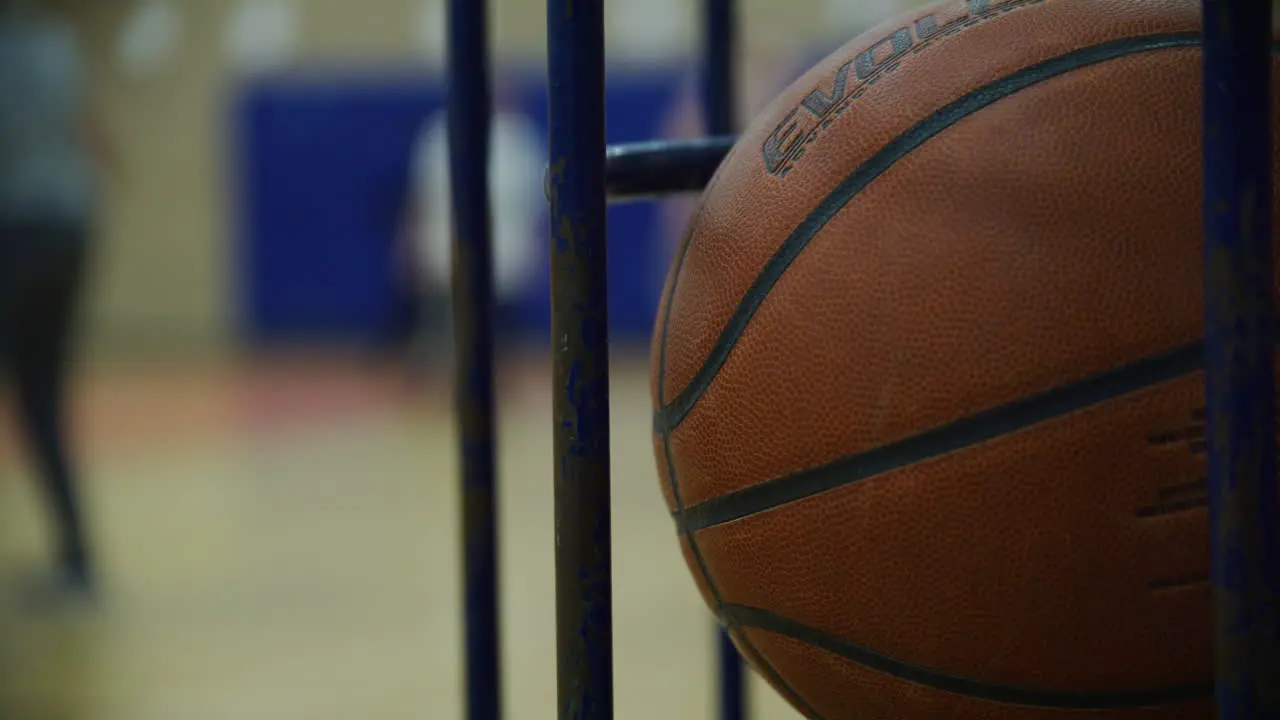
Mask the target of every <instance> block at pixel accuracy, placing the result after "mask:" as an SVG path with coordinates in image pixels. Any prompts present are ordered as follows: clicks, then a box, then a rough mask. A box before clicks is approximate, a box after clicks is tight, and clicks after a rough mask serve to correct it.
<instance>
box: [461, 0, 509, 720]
mask: <svg viewBox="0 0 1280 720" xmlns="http://www.w3.org/2000/svg"><path fill="white" fill-rule="evenodd" d="M486 5H487V3H486V2H485V0H451V2H450V4H449V110H448V113H449V114H448V130H449V172H450V186H451V187H452V189H453V191H452V196H453V197H452V201H453V217H454V244H453V258H454V260H453V313H454V316H453V317H454V333H455V347H456V353H457V360H456V364H457V367H456V368H455V372H456V373H457V375H456V385H455V387H456V388H457V393H458V397H457V409H458V419H459V430H460V433H459V434H460V441H461V444H462V448H461V450H462V542H463V553H464V555H463V572H464V575H465V585H466V589H465V597H464V602H465V605H464V612H465V614H466V653H467V658H466V670H465V676H466V680H465V682H466V687H467V717H468V718H469V720H497V718H498V717H499V715H500V713H501V709H502V699H501V688H500V684H501V677H500V662H499V641H498V543H497V512H496V492H495V490H496V482H495V472H494V418H493V415H494V397H493V298H492V277H491V276H492V263H491V261H490V241H489V172H488V171H489V125H490V98H489V56H488V47H487V43H486Z"/></svg>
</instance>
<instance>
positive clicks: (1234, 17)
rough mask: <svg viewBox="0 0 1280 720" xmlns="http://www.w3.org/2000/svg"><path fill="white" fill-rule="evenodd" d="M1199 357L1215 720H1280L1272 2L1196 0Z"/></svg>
mask: <svg viewBox="0 0 1280 720" xmlns="http://www.w3.org/2000/svg"><path fill="white" fill-rule="evenodd" d="M1204 37H1205V45H1204V131H1205V139H1204V153H1205V156H1204V171H1205V179H1204V181H1205V188H1204V190H1205V194H1204V223H1205V243H1204V255H1205V346H1206V365H1205V367H1206V389H1205V394H1206V402H1207V413H1206V416H1207V420H1208V423H1207V432H1208V441H1209V442H1208V449H1209V482H1210V493H1211V495H1210V498H1211V501H1210V513H1211V517H1210V525H1211V533H1212V546H1213V606H1214V609H1213V613H1214V625H1215V631H1216V649H1215V655H1216V661H1215V664H1216V692H1217V703H1218V717H1219V718H1220V720H1245V718H1249V719H1251V720H1264V719H1265V720H1276V719H1277V718H1280V624H1278V618H1277V607H1278V606H1277V598H1280V562H1278V559H1280V558H1278V556H1280V545H1278V537H1277V534H1276V514H1277V494H1276V456H1275V454H1276V428H1275V361H1274V350H1273V346H1274V343H1275V340H1276V334H1275V322H1274V308H1273V304H1274V300H1273V295H1272V294H1273V292H1274V280H1273V265H1272V257H1271V255H1272V251H1271V242H1272V239H1271V220H1272V218H1271V208H1272V205H1271V203H1272V192H1271V188H1272V177H1271V158H1272V151H1271V49H1270V45H1271V2H1270V0H1204Z"/></svg>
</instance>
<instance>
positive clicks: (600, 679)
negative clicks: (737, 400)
mask: <svg viewBox="0 0 1280 720" xmlns="http://www.w3.org/2000/svg"><path fill="white" fill-rule="evenodd" d="M602 5H603V2H602V0H547V43H548V85H549V91H550V135H551V149H550V150H551V152H550V168H549V171H548V174H547V191H548V193H547V194H548V197H549V199H550V201H551V301H552V310H551V313H552V318H551V337H552V346H551V350H552V355H553V364H554V371H553V372H554V377H555V398H554V409H553V412H554V416H555V454H556V466H555V547H556V650H557V653H556V654H557V672H558V697H559V712H560V717H561V718H564V719H568V718H572V719H573V720H604V719H607V718H612V717H613V594H612V578H613V571H612V567H611V552H612V550H611V527H610V518H609V511H610V508H609V500H610V495H609V354H608V348H609V322H608V320H609V313H608V295H607V292H606V290H607V276H606V268H607V265H606V262H605V234H606V233H605V122H604V8H603V7H602Z"/></svg>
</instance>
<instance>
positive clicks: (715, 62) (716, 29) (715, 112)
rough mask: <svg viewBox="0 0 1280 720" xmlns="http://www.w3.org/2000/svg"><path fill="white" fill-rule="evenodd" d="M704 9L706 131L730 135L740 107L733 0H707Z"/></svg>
mask: <svg viewBox="0 0 1280 720" xmlns="http://www.w3.org/2000/svg"><path fill="white" fill-rule="evenodd" d="M703 9H704V13H703V32H704V34H705V38H704V43H705V47H704V48H703V50H704V52H705V53H706V58H705V60H704V68H703V70H704V72H705V76H704V85H703V96H704V102H703V104H704V109H705V111H706V118H707V123H706V124H707V132H709V133H711V134H712V135H728V134H730V133H732V132H733V131H734V126H735V125H736V122H735V121H734V117H733V116H734V112H735V110H736V109H737V100H738V93H737V82H736V80H737V78H736V76H735V74H734V59H735V55H736V54H737V38H736V35H737V33H736V32H735V30H736V29H737V23H736V20H737V18H736V17H735V13H734V0H706V4H705V5H704V8H703Z"/></svg>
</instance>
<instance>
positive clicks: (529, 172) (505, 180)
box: [414, 111, 547, 300]
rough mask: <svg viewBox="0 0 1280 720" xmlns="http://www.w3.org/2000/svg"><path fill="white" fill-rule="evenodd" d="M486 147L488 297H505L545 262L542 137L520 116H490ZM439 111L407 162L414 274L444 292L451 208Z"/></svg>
mask: <svg viewBox="0 0 1280 720" xmlns="http://www.w3.org/2000/svg"><path fill="white" fill-rule="evenodd" d="M490 132H491V135H490V146H489V204H490V212H491V217H492V222H491V224H490V225H491V232H492V258H493V290H494V296H495V297H496V298H498V299H500V300H511V299H514V298H515V297H517V296H518V295H519V294H520V293H521V292H523V291H524V290H525V288H526V287H527V285H528V283H529V281H530V280H532V279H533V277H534V270H535V268H536V267H537V265H536V264H535V263H540V262H545V261H546V259H545V258H546V248H545V247H544V245H545V243H542V242H540V238H541V237H543V236H544V232H543V231H542V229H543V227H544V225H545V217H546V215H545V213H546V210H547V202H546V198H545V196H544V194H543V191H542V173H543V168H544V166H545V163H546V160H545V158H546V149H545V146H546V139H545V138H544V137H543V135H542V133H541V132H539V130H538V127H537V125H535V124H534V123H533V122H532V121H531V120H530V119H529V118H528V117H526V116H525V115H522V114H519V113H505V112H499V113H495V114H494V117H493V125H492V127H491V130H490ZM448 142H449V139H448V127H447V114H446V113H445V112H443V111H442V112H440V113H438V114H437V115H436V116H435V117H433V118H431V119H430V120H428V121H427V123H426V125H425V126H424V128H423V131H422V133H421V134H420V135H419V139H418V142H417V148H416V150H415V159H414V165H415V167H414V176H415V178H414V179H415V192H416V193H417V195H418V199H419V207H420V208H422V213H421V214H420V215H419V223H420V224H419V226H418V227H417V228H416V229H415V232H416V240H417V242H416V255H417V258H418V266H419V269H420V270H421V271H422V272H423V273H424V275H425V276H426V278H427V279H428V280H429V281H430V282H431V283H434V284H436V285H437V287H445V288H447V287H449V282H450V275H451V267H452V266H451V262H452V254H453V243H452V239H453V207H452V205H451V201H450V189H449V145H448Z"/></svg>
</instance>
